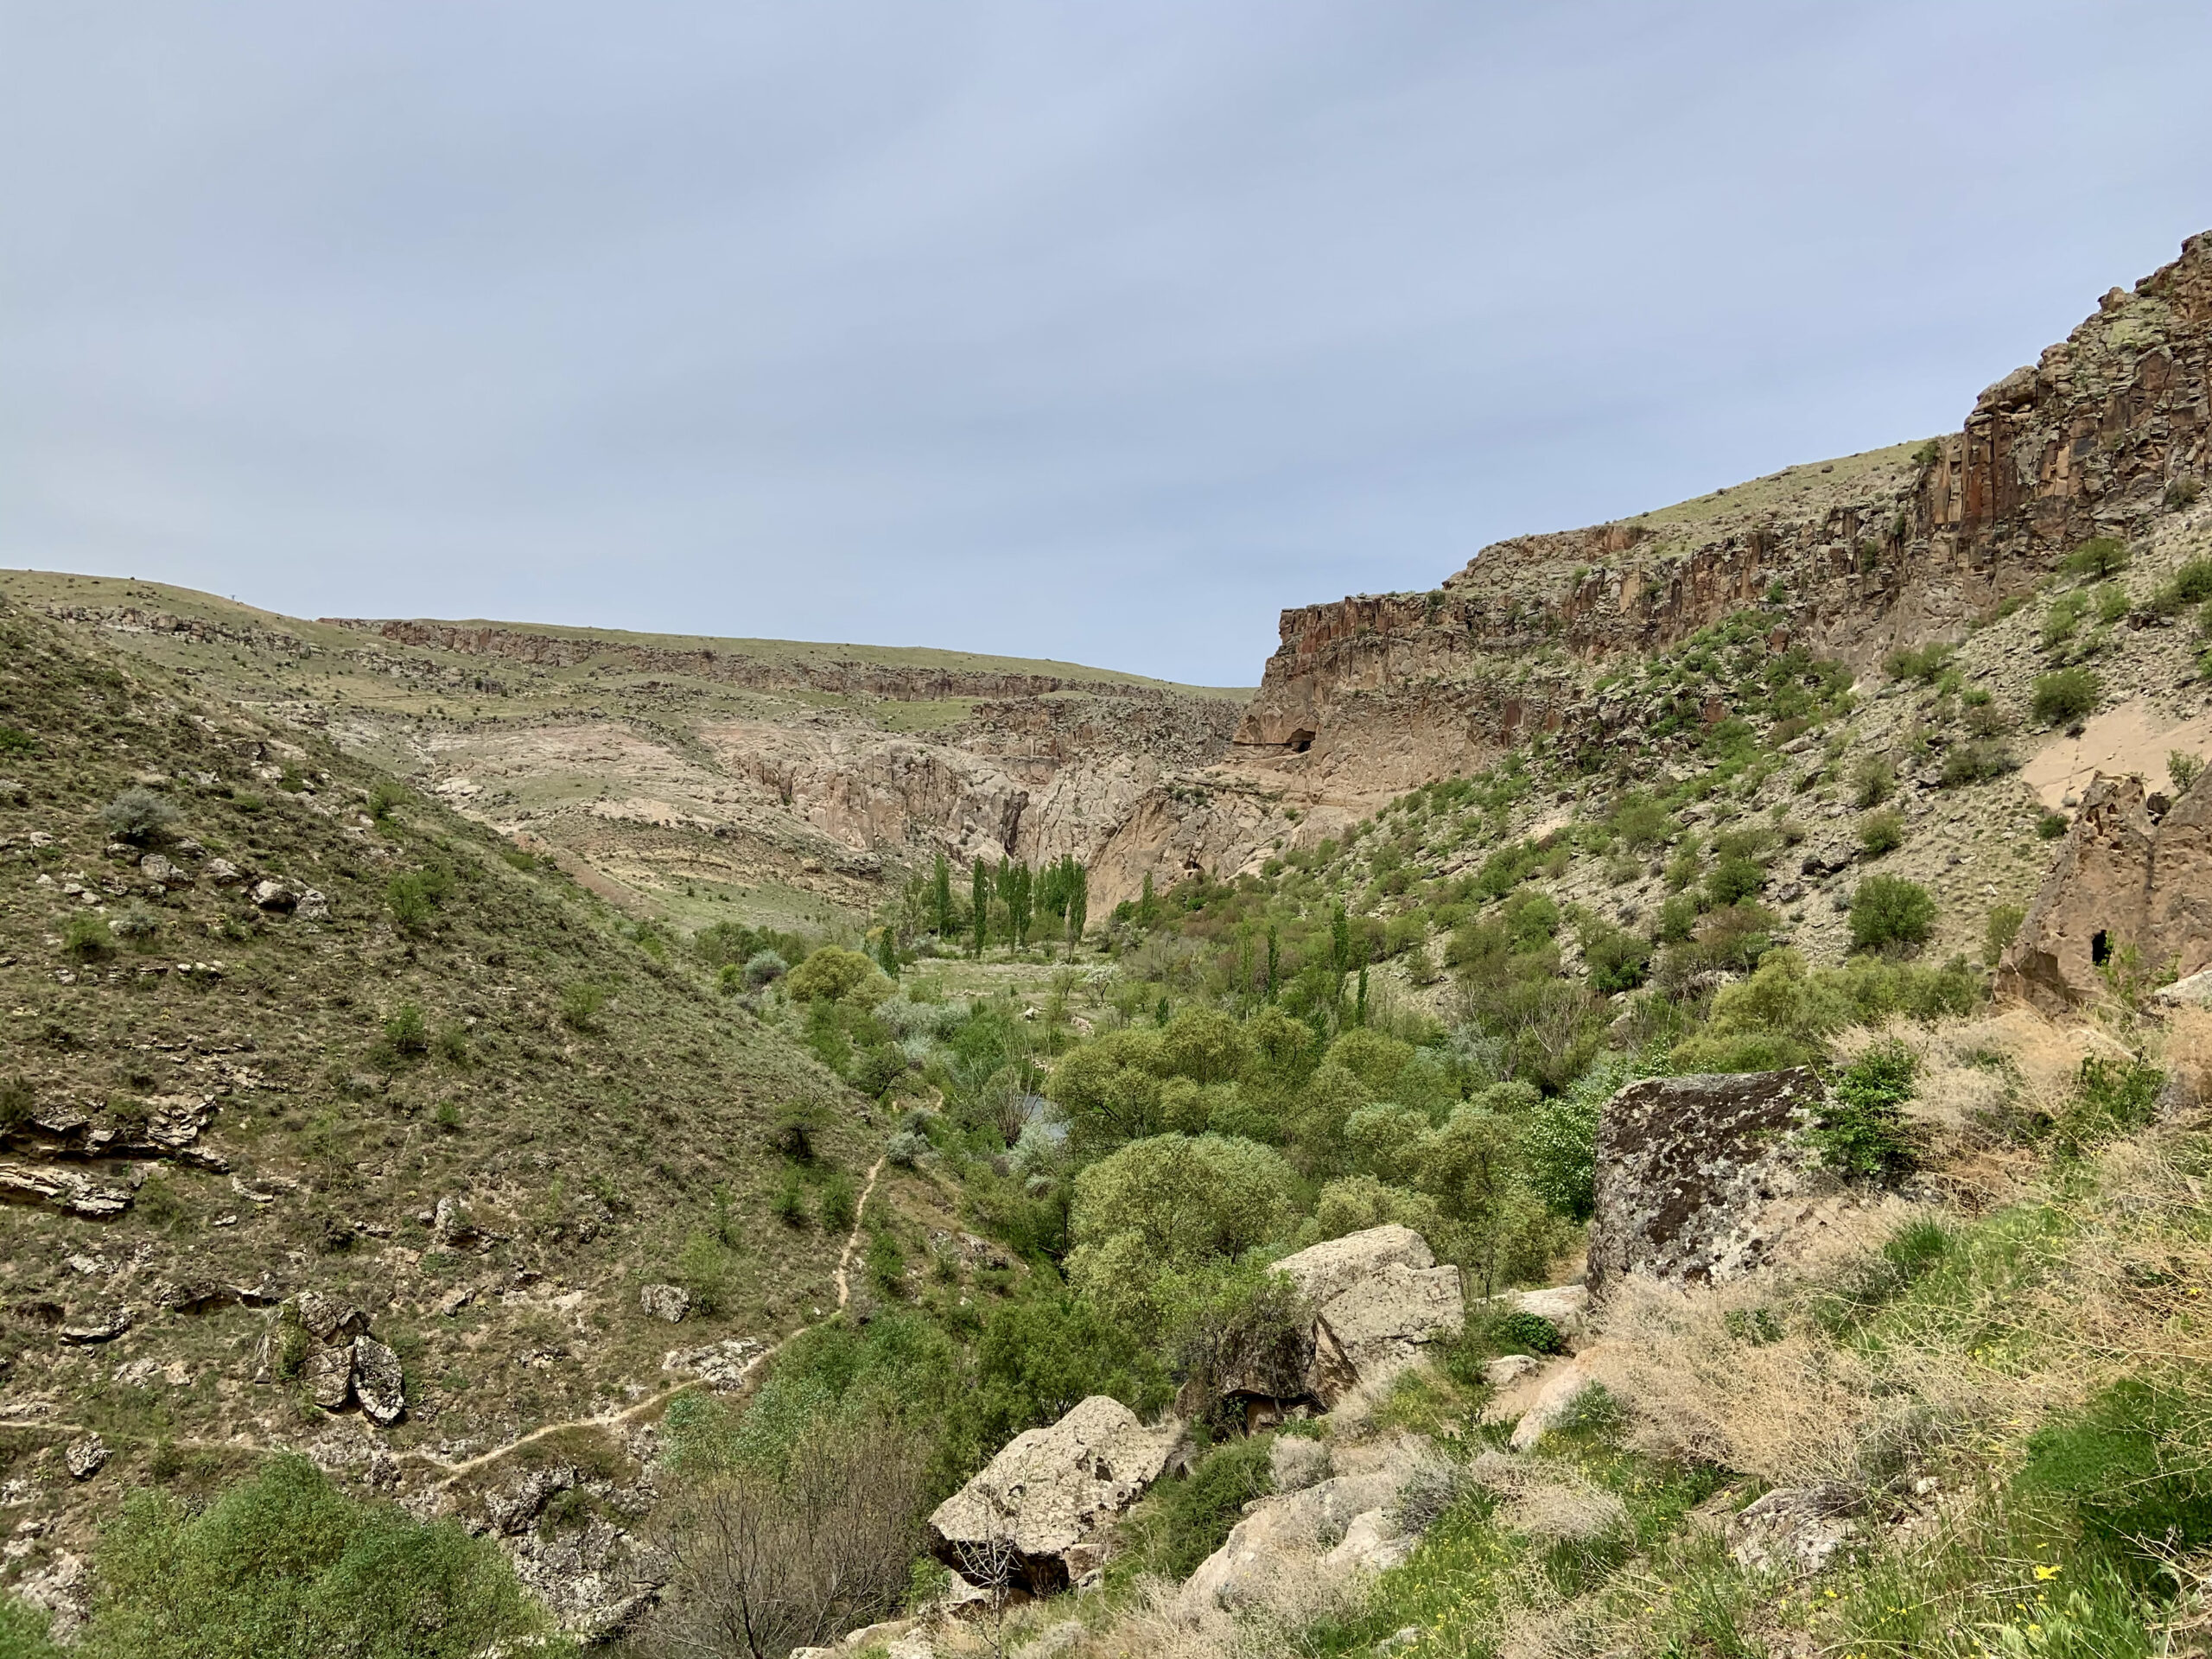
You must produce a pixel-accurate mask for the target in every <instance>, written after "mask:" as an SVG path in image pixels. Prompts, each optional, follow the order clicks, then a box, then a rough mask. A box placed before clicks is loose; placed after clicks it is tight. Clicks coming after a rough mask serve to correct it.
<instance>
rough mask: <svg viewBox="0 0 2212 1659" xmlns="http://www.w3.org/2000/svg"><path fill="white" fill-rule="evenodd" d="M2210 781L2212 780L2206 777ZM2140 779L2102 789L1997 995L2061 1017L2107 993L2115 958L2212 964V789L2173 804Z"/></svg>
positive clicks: (2090, 795) (2005, 965)
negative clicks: (2107, 970) (2148, 791)
mask: <svg viewBox="0 0 2212 1659" xmlns="http://www.w3.org/2000/svg"><path fill="white" fill-rule="evenodd" d="M2207 775H2208V776H2212V773H2208V774H2207ZM2163 806H2164V798H2163V797H2159V796H2155V795H2154V796H2149V797H2146V796H2145V794H2144V792H2143V780H2142V779H2139V778H2104V777H2100V778H2098V779H2095V780H2094V782H2092V783H2091V784H2090V785H2089V787H2088V792H2087V793H2086V794H2085V795H2084V796H2083V798H2082V806H2081V810H2079V811H2078V812H2076V813H2075V817H2074V824H2073V827H2072V828H2071V829H2069V830H2068V831H2067V832H2066V839H2065V841H2064V842H2062V843H2061V844H2060V846H2059V849H2058V855H2057V856H2056V858H2055V859H2053V860H2052V861H2051V867H2050V874H2047V875H2046V876H2044V883H2043V887H2042V888H2041V890H2040V891H2039V892H2037V894H2036V901H2035V903H2034V904H2033V905H2032V906H2030V907H2029V910H2028V913H2027V917H2026V918H2025V919H2024V920H2023V921H2022V922H2021V924H2020V931H2018V933H2017V934H2015V935H2014V936H2013V939H2012V945H2011V947H2010V948H2009V949H2007V950H2006V951H2005V957H2004V960H2003V961H2002V962H2001V963H1999V965H1998V969H1997V986H1996V988H1997V992H1998V995H2000V996H2017V997H2019V998H2022V999H2023V1000H2024V1001H2030V1002H2032V1003H2035V1004H2036V1005H2037V1006H2038V1007H2043V1008H2044V1009H2046V1010H2049V1011H2050V1012H2054V1013H2056V1012H2060V1011H2063V1010H2064V1009H2067V1008H2069V1007H2077V1006H2079V1005H2081V1004H2082V1003H2084V1002H2089V1001H2095V1000H2097V999H2098V998H2100V997H2101V996H2102V995H2105V985H2104V979H2103V976H2102V975H2101V973H2100V972H2099V971H2098V970H2099V969H2101V968H2103V967H2105V966H2106V965H2107V963H2123V962H2125V961H2126V960H2127V959H2128V953H2130V952H2133V960H2134V961H2135V963H2137V965H2138V966H2137V971H2139V972H2140V973H2141V974H2143V975H2145V976H2149V975H2152V974H2153V973H2157V972H2171V974H2173V975H2174V976H2176V977H2180V978H2185V977H2187V976H2192V975H2195V974H2196V973H2199V972H2200V971H2202V969H2205V968H2206V967H2208V966H2212V786H2208V785H2207V783H2206V781H2205V778H2203V777H2200V778H2198V779H2196V782H2194V783H2193V784H2192V785H2190V788H2189V789H2188V790H2187V791H2184V792H2183V795H2182V797H2181V798H2180V799H2179V800H2177V801H2176V802H2175V803H2174V804H2172V806H2171V808H2170V809H2167V810H2163V811H2161V810H2159V809H2160V808H2161V807H2163Z"/></svg>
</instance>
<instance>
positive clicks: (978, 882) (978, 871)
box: [968, 858, 991, 958]
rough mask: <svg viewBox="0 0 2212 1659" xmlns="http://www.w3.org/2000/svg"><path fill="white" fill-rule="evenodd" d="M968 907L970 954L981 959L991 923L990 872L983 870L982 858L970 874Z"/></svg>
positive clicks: (977, 861)
mask: <svg viewBox="0 0 2212 1659" xmlns="http://www.w3.org/2000/svg"><path fill="white" fill-rule="evenodd" d="M968 906H969V918H968V926H969V955H971V956H974V957H979V958H980V957H982V954H983V941H984V939H985V938H986V937H987V936H988V929H989V927H990V922H991V877H990V872H989V871H988V870H986V869H985V868H983V861H982V859H980V858H978V859H977V860H976V868H974V869H973V870H971V871H970V872H969V878H968Z"/></svg>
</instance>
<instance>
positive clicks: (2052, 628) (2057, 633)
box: [2043, 593, 2089, 651]
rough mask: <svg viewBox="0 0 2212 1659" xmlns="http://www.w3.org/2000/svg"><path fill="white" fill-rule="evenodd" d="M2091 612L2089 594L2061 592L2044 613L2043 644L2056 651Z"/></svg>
mask: <svg viewBox="0 0 2212 1659" xmlns="http://www.w3.org/2000/svg"><path fill="white" fill-rule="evenodd" d="M2088 613H2089V596H2088V594H2079V593H2076V594H2060V595H2059V596H2058V597H2057V598H2056V599H2054V600H2053V601H2050V609H2049V610H2047V611H2045V612H2044V617H2043V645H2044V650H2045V651H2056V649H2057V648H2058V647H2059V646H2061V645H2064V644H2065V643H2066V642H2067V641H2068V640H2069V639H2072V638H2073V637H2074V635H2075V631H2076V630H2078V629H2079V628H2080V627H2081V626H2082V618H2083V617H2085V616H2087V615H2088Z"/></svg>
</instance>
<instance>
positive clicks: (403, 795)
mask: <svg viewBox="0 0 2212 1659" xmlns="http://www.w3.org/2000/svg"><path fill="white" fill-rule="evenodd" d="M406 800H407V791H406V790H405V789H404V788H403V787H401V786H400V785H399V783H398V782H397V780H396V779H391V778H379V779H377V780H376V782H375V783H373V784H372V785H369V816H370V817H372V818H374V819H375V820H376V821H377V822H378V823H383V822H384V821H385V819H386V818H388V817H391V811H392V809H393V808H394V807H396V806H400V805H403V804H405V802H406ZM513 850H515V851H517V852H520V851H521V850H522V849H519V848H517V849H513ZM523 859H524V862H523V863H522V864H521V865H519V866H518V867H517V868H522V869H527V868H530V867H531V865H532V864H535V863H536V862H537V860H536V859H535V858H534V857H532V856H531V855H530V854H528V853H523Z"/></svg>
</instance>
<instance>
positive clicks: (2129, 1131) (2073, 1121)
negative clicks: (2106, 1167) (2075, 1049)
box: [2056, 1054, 2166, 1151]
mask: <svg viewBox="0 0 2212 1659" xmlns="http://www.w3.org/2000/svg"><path fill="white" fill-rule="evenodd" d="M2165 1082H2166V1074H2165V1073H2164V1071H2160V1070H2159V1069H2158V1067H2157V1066H2155V1065H2148V1064H2146V1063H2145V1062H2143V1061H2140V1060H2108V1059H2106V1058H2103V1057H2102V1056H2101V1055H2096V1054H2092V1055H2090V1056H2089V1057H2088V1058H2087V1059H2085V1060H2083V1061H2082V1071H2081V1074H2080V1077H2079V1078H2078V1079H2077V1084H2076V1090H2075V1097H2074V1100H2073V1102H2072V1103H2070V1104H2069V1106H2068V1107H2067V1108H2066V1109H2065V1110H2064V1111H2063V1112H2062V1113H2061V1114H2060V1115H2059V1117H2058V1122H2057V1126H2056V1127H2057V1141H2058V1144H2059V1145H2060V1147H2062V1148H2064V1149H2068V1150H2073V1151H2080V1150H2082V1149H2085V1148H2087V1147H2092V1146H2094V1145H2096V1144H2097V1143H2098V1142H2100V1141H2109V1140H2111V1139H2113V1137H2114V1136H2116V1135H2133V1134H2134V1133H2135V1132H2136V1131H2137V1130H2138V1129H2140V1128H2145V1126H2146V1125H2148V1124H2149V1122H2151V1120H2152V1117H2153V1116H2156V1115H2157V1112H2158V1091H2159V1090H2161V1089H2163V1088H2164V1086H2165Z"/></svg>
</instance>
